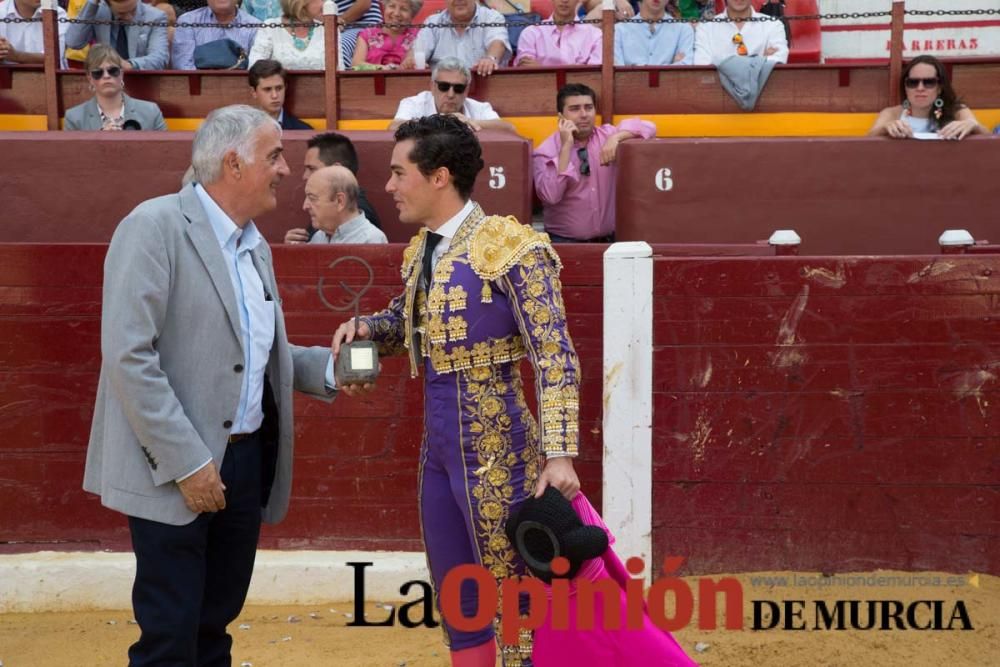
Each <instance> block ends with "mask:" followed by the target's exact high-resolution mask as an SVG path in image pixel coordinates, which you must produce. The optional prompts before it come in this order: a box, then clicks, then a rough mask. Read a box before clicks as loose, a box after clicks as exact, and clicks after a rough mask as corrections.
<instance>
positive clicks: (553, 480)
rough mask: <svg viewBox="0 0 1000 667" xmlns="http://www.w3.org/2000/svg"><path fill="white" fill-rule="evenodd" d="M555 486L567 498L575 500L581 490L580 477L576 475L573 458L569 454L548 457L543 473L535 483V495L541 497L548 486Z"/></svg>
mask: <svg viewBox="0 0 1000 667" xmlns="http://www.w3.org/2000/svg"><path fill="white" fill-rule="evenodd" d="M549 486H551V487H553V488H554V489H556V490H558V491H559V493H561V494H563V496H564V497H565V498H566V500H573V498H574V497H576V494H577V492H578V491H579V490H580V478H579V477H577V476H576V470H574V469H573V459H572V458H571V457H569V456H558V457H556V458H551V459H548V460H547V461H546V462H545V467H544V468H542V474H541V475H539V477H538V483H537V484H535V497H536V498H541V497H542V494H543V493H545V489H546V487H549Z"/></svg>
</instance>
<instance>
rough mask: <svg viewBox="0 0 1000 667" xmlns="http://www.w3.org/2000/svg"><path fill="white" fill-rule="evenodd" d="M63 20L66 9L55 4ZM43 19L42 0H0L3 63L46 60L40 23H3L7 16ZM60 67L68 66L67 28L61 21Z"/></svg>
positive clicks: (58, 15) (1, 57)
mask: <svg viewBox="0 0 1000 667" xmlns="http://www.w3.org/2000/svg"><path fill="white" fill-rule="evenodd" d="M56 15H57V17H58V18H59V19H60V20H65V19H66V10H65V9H63V8H62V7H56ZM32 18H35V19H40V18H42V0H3V2H0V63H7V64H19V65H25V64H33V63H35V64H37V63H42V62H44V61H45V42H44V40H43V39H42V24H41V23H3V22H2V21H3V20H4V19H9V20H11V21H13V20H15V19H21V20H26V19H32ZM58 25H59V66H60V67H66V43H65V38H66V28H67V26H68V25H69V24H68V23H59V24H58Z"/></svg>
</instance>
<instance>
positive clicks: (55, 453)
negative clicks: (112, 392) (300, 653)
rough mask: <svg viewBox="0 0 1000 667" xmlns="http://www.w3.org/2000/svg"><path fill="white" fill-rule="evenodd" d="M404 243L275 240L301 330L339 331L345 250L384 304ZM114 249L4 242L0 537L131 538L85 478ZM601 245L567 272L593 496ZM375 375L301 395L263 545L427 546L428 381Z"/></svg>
mask: <svg viewBox="0 0 1000 667" xmlns="http://www.w3.org/2000/svg"><path fill="white" fill-rule="evenodd" d="M403 247H404V246H402V245H390V246H388V247H386V246H382V247H374V246H329V247H307V246H288V247H286V246H276V247H274V249H273V250H274V259H275V268H276V271H277V277H278V283H279V285H280V287H281V298H282V300H283V304H282V305H283V307H284V310H285V317H286V321H287V324H288V329H289V334H290V337H291V339H292V341H293V342H295V343H298V344H302V345H328V344H329V341H330V335H331V334H332V332H333V330H334V329H335V328H336V326H337V325H338V324H339V323H340V322H341V321H343V319H345V316H344V315H343V314H340V313H335V312H332V311H329V310H327V309H326V308H325V307H324V306H323V304H322V302H321V301H320V299H319V296H318V284H319V279H320V277H321V276H326V278H327V280H326V282H325V283H324V284H325V285H327V286H328V285H331V284H332V285H334V287H326V288H325V291H324V293H325V294H326V295H327V299H328V300H330V301H331V302H333V303H338V301H337V298H338V297H337V295H338V294H342V292H341V290H340V289H339V288H337V287H336V286H335V285H336V283H337V280H335V279H338V278H339V279H343V280H345V281H346V282H347V283H348V284H352V285H355V286H357V284H359V283H361V281H362V277H363V276H362V269H360V267H356V268H348V267H349V266H350V265H346V264H342V265H340V267H338V270H337V272H336V273H337V275H333V274H327V273H326V272H325V270H326V268H327V267H328V266H329V265H330V263H331V262H332V261H333V260H335V259H336V258H337V257H339V256H342V255H346V254H355V255H359V256H362V257H364V258H366V259H367V260H368V261H369V262H370V263H371V264H372V266H373V268H374V270H375V283H374V285H373V287H372V288H371V291H370V292H368V293H366V295H365V297H364V300H363V303H362V306H363V311H362V312H364V311H373V310H376V309H378V308H381V307H382V306H383V305H384V304H385V303H386V302H387V301H388V300H389V298H390V297H391V296H392V295H394V294H395V293H396V292H397V290H399V289H400V288H401V283H400V278H399V268H398V267H399V262H400V259H401V256H402V250H403ZM106 250H107V246H106V245H104V244H62V245H55V244H53V245H43V244H27V243H25V244H0V432H2V433H3V434H4V437H3V438H2V439H0V552H4V551H7V552H11V551H36V550H39V549H82V550H91V549H128V548H129V542H128V533H127V527H126V524H125V521H124V519H123V518H122V517H121V516H120V515H118V514H116V513H114V512H111V511H109V510H106V509H103V508H101V507H100V504H99V501H98V500H97V498H96V497H94V496H91V495H89V494H86V493H84V492H83V491H82V490H81V489H80V484H81V481H82V476H83V462H84V456H85V451H86V445H87V439H88V435H89V428H90V421H91V416H92V410H93V401H94V394H95V392H96V389H97V374H98V372H99V370H100V300H101V282H102V273H103V270H102V267H103V261H104V255H105V253H106ZM602 251H603V247H584V248H579V249H577V248H572V249H567V250H566V251H565V252H564V253H563V254H564V262H565V269H564V271H563V274H562V280H563V284H564V286H565V296H566V303H567V309H568V310H569V313H570V326H571V330H572V332H573V335H574V338H575V341H576V345H577V349H578V351H579V353H580V355H581V357H582V366H583V373H584V378H585V385H584V387H583V396H584V401H585V405H586V406H587V407H586V408H585V409H584V410H583V412H582V422H581V430H582V432H583V435H582V437H583V441H582V445H581V447H582V450H583V456H582V459H581V464H580V471H581V476H582V477H583V479H584V480H585V484H586V486H587V491H588V494H589V495H590V496H592V497H593V498H594V499H595V502H600V497H601V494H600V484H601V482H600V460H601V451H600V443H601V442H602V439H601V408H600V406H601V338H600V336H601V321H602V320H601V317H602V311H601V309H602V306H601V304H602V300H601V288H600V281H601V271H600V268H599V267H600V253H601V252H602ZM595 267H597V268H596V270H595ZM341 268H343V271H341V270H340V269H341ZM365 275H366V274H365ZM530 378H531V376H530V374H528V375H527V377H526V386H529V387H530V386H532V384H531V380H530ZM379 385H380V387H379V391H378V392H377V393H375V394H372V395H370V396H369V397H366V398H363V399H348V398H346V397H341V398H338V399H337V400H336V401H335V402H334V404H333V405H332V406H328V405H326V404H324V403H321V402H319V401H315V400H311V399H308V398H305V397H297V398H296V403H295V415H296V422H295V429H296V443H297V444H296V459H295V483H294V493H293V498H292V503H291V509H290V512H289V515H288V518H287V519H286V520H285V521H284V522H283V523H282V524H280V525H278V526H273V527H267V528H266V529H265V531H264V536H263V539H262V545H263V546H265V547H269V548H288V549H295V548H310V549H355V548H356V549H419V548H420V543H419V527H418V521H417V515H416V507H415V502H414V500H415V498H416V488H417V487H416V461H417V453H418V451H419V446H420V432H421V425H422V415H423V411H422V385H421V382H420V381H419V380H411V379H410V378H409V367H408V364H406V363H405V361H404V360H402V359H389V360H386V361H385V363H384V367H383V375H382V378H381V380H380V383H379ZM529 398H530V397H529ZM530 402H531V403H532V404H534V401H533V400H531V401H530Z"/></svg>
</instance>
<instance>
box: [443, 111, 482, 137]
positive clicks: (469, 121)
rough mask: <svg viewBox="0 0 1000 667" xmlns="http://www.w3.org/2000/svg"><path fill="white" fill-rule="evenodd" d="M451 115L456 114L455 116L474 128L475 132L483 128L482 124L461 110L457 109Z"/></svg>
mask: <svg viewBox="0 0 1000 667" xmlns="http://www.w3.org/2000/svg"><path fill="white" fill-rule="evenodd" d="M451 115H452V116H454V117H455V118H457V119H459V120H460V121H462V122H463V123H465V124H466V125H468V126H469V127H470V128H472V131H473V132H480V131H481V130H482V129H483V126H482V125H480V124H479V123H477V122H476V121H474V120H472V119H471V118H469V117H468V116H466V115H465V114H464V113H459V112H457V111H455V112H453V113H452V114H451Z"/></svg>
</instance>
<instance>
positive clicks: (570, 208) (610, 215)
mask: <svg viewBox="0 0 1000 667" xmlns="http://www.w3.org/2000/svg"><path fill="white" fill-rule="evenodd" d="M623 130H624V131H628V132H631V133H632V134H634V135H636V136H637V137H642V138H643V139H649V138H651V137H653V136H654V135H655V134H656V126H655V125H653V124H652V123H650V122H649V121H645V120H639V119H638V118H629V119H628V120H624V121H622V122H621V123H619V125H618V127H615V126H614V125H599V126H597V127H595V128H594V131H593V133H592V134H591V135H590V138H589V139H588V140H587V156H588V159H589V161H590V175H589V176H583V175H581V174H580V158H579V157H578V156H577V154H576V149H577V148H580V147H581V146H582V145H583V144H579V143H578V144H577V145H576V146H574V149H573V151H572V152H571V153H570V157H569V164H568V165H567V166H566V169H564V170H563V171H558V168H559V147H560V146H561V142H560V139H559V133H558V132H556V133H554V134H553V135H552V136H550V137H549V138H548V139H546V140H545V141H544V142H542V145H541V146H539V147H538V148H537V149H535V153H534V155H533V157H532V162H533V164H532V167H533V169H532V172H533V174H534V179H535V192H536V193H537V194H538V198H539V199H541V200H542V203H543V204H544V205H545V231H546V232H549V233H551V234H558V235H559V236H566V237H569V238H573V239H580V240H587V239H592V238H596V237H598V236H607V235H608V234H612V233H613V232H614V231H615V175H616V172H617V169H618V168H617V165H616V164H615V163H611V164H609V165H602V164H601V147H602V146H604V143H605V142H606V141H607V140H608V138H609V137H610V136H611V135H613V134H615V133H617V132H620V131H623Z"/></svg>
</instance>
